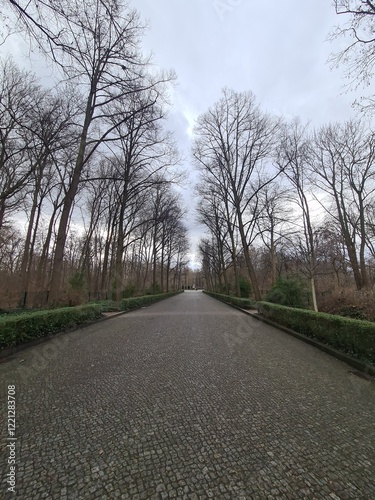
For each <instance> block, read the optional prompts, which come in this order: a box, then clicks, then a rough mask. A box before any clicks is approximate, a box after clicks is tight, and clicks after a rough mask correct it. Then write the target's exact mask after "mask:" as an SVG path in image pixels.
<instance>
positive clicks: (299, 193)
mask: <svg viewBox="0 0 375 500" xmlns="http://www.w3.org/2000/svg"><path fill="white" fill-rule="evenodd" d="M309 155H310V141H309V139H308V137H307V127H306V126H303V125H302V124H301V122H300V120H299V119H295V120H293V121H292V122H291V123H290V124H285V125H284V127H283V130H282V133H281V135H280V144H279V151H278V164H279V166H280V169H282V170H283V171H284V174H285V176H286V177H287V178H288V180H289V182H290V183H291V185H292V189H293V191H294V193H295V195H294V196H293V197H292V201H294V203H296V204H297V206H298V208H299V210H300V213H301V216H302V226H303V239H302V240H300V241H299V246H300V248H299V251H300V254H301V255H304V260H305V262H306V263H307V274H308V278H309V280H310V289H311V296H312V301H313V308H314V311H317V310H318V304H317V300H316V290H315V287H316V284H315V281H316V268H317V262H316V252H315V237H314V227H313V221H312V217H311V209H310V203H309V199H308V192H309Z"/></svg>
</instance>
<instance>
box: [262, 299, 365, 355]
mask: <svg viewBox="0 0 375 500" xmlns="http://www.w3.org/2000/svg"><path fill="white" fill-rule="evenodd" d="M257 306H258V311H259V313H260V314H261V315H262V316H264V317H265V318H268V319H270V320H271V321H274V322H275V323H278V324H279V325H283V326H286V327H287V328H291V329H292V330H295V331H296V332H299V333H302V334H304V335H307V336H309V337H312V338H314V339H316V340H319V341H320V342H322V343H324V344H327V345H330V346H332V347H335V348H336V349H339V350H341V351H343V352H345V353H346V354H349V355H351V356H353V357H356V358H359V359H361V360H363V361H366V362H370V363H372V364H375V323H372V322H370V321H361V320H356V319H352V318H345V317H343V316H336V315H333V314H326V313H319V312H314V311H310V310H307V309H296V308H293V307H286V306H280V305H276V304H271V303H269V302H258V303H257Z"/></svg>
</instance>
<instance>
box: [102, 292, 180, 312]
mask: <svg viewBox="0 0 375 500" xmlns="http://www.w3.org/2000/svg"><path fill="white" fill-rule="evenodd" d="M179 293H181V291H177V292H167V293H159V294H156V295H144V296H143V297H131V298H128V299H122V300H119V301H115V300H105V301H101V302H94V303H93V304H95V305H99V306H100V307H101V308H102V311H103V312H116V311H118V312H120V311H131V310H132V309H137V308H139V307H145V306H147V305H150V304H153V303H154V302H158V301H159V300H163V299H168V298H169V297H173V296H174V295H177V294H179Z"/></svg>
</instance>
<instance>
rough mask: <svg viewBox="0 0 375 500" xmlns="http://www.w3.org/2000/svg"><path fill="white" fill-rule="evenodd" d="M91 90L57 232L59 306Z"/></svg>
mask: <svg viewBox="0 0 375 500" xmlns="http://www.w3.org/2000/svg"><path fill="white" fill-rule="evenodd" d="M91 88H92V90H91V92H90V94H89V97H88V99H87V104H86V114H85V121H84V124H83V129H82V133H81V137H80V143H79V149H78V155H77V160H76V163H75V168H74V172H73V176H72V180H71V183H70V186H69V189H68V191H67V193H66V196H65V200H64V204H63V209H62V213H61V217H60V223H59V228H58V231H57V238H56V246H55V255H54V259H53V264H52V276H51V283H50V293H49V296H48V303H49V304H57V303H59V302H60V292H61V282H62V275H63V274H62V273H63V263H64V250H65V243H66V238H67V235H68V226H69V220H70V216H71V211H72V207H73V203H74V198H75V196H76V194H77V191H78V186H79V182H80V180H81V174H82V170H83V166H84V162H85V152H86V146H87V134H88V130H89V127H90V124H91V120H92V116H93V110H94V107H93V99H94V91H93V89H94V88H95V84H94V83H92V86H91Z"/></svg>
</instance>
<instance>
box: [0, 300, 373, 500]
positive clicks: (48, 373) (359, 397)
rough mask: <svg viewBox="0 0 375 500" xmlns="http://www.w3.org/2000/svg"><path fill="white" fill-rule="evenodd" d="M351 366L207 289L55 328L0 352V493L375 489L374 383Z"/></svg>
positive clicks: (77, 495) (250, 495)
mask: <svg viewBox="0 0 375 500" xmlns="http://www.w3.org/2000/svg"><path fill="white" fill-rule="evenodd" d="M351 371H352V370H351V368H350V367H348V366H347V365H345V364H344V363H341V362H340V361H337V360H336V359H334V358H332V357H330V356H328V355H327V354H324V353H322V352H321V351H319V350H317V349H315V348H314V347H312V346H310V345H307V344H304V343H303V342H301V341H299V340H297V339H295V338H293V337H290V336H288V335H287V334H285V333H282V332H280V331H278V330H275V329H273V328H272V327H269V326H266V325H264V324H262V323H260V322H257V321H256V320H254V319H252V318H251V317H248V316H246V315H244V314H243V313H241V312H239V311H236V310H234V309H232V308H230V307H228V306H226V305H224V304H222V303H220V302H218V301H215V300H214V299H212V298H210V297H208V296H205V295H204V294H202V293H200V292H186V293H185V294H182V295H179V296H176V297H173V298H171V299H168V300H166V301H163V302H160V303H158V304H154V305H152V306H150V307H147V308H145V309H141V310H138V311H134V312H132V313H129V314H126V315H124V316H119V317H116V318H112V319H110V320H107V321H105V322H101V323H98V324H95V325H92V326H90V327H87V328H84V329H82V330H79V331H76V332H71V333H69V334H65V335H61V336H58V337H57V338H56V339H53V340H51V341H49V342H46V343H44V344H40V345H38V346H35V347H32V348H28V349H26V350H24V351H21V352H19V353H18V354H16V355H14V356H13V357H12V358H11V359H8V360H7V361H4V362H2V363H1V364H0V375H1V379H2V381H3V384H2V387H3V391H2V400H3V399H4V397H5V396H6V388H7V385H8V384H16V399H17V407H16V412H17V431H16V434H17V437H18V441H17V448H16V453H17V470H16V491H17V494H16V496H14V495H13V494H8V493H7V492H6V488H7V484H6V479H5V478H6V473H7V472H8V467H9V466H8V465H7V463H6V461H3V462H2V463H1V466H2V468H1V472H2V488H3V489H2V493H3V494H4V498H14V497H16V498H20V499H27V500H29V499H33V500H34V499H35V500H39V499H44V498H45V499H61V500H68V499H69V500H70V499H94V500H95V499H103V500H104V499H134V500H142V499H155V500H156V499H158V500H161V499H170V498H174V499H186V500H203V499H209V498H213V499H259V500H265V499H290V500H294V499H299V498H306V499H328V500H335V499H371V500H372V499H375V452H374V449H375V429H374V427H375V426H374V415H375V385H374V384H373V383H371V382H370V381H368V380H364V379H361V378H359V377H357V376H355V375H353V374H352V373H350V372H351ZM2 408H4V405H2ZM2 420H3V419H2ZM3 431H4V432H2V437H3V438H4V436H6V435H7V434H6V429H4V427H3ZM2 442H3V446H5V445H6V441H5V440H4V439H3V441H2ZM3 451H4V449H3ZM6 456H7V451H6V449H5V457H6Z"/></svg>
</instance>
